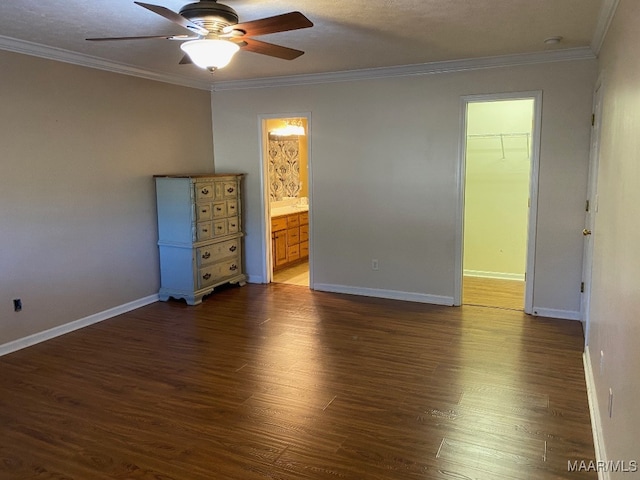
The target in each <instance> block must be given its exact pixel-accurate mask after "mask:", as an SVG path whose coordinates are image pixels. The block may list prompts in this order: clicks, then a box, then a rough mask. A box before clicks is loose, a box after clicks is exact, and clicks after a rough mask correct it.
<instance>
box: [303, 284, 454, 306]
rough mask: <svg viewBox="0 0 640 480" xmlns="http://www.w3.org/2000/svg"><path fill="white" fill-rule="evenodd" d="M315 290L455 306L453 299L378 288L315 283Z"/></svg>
mask: <svg viewBox="0 0 640 480" xmlns="http://www.w3.org/2000/svg"><path fill="white" fill-rule="evenodd" d="M313 289H314V290H319V291H321V292H331V293H346V294H349V295H362V296H365V297H377V298H388V299H391V300H404V301H407V302H418V303H430V304H434V305H446V306H452V305H453V297H443V296H439V295H428V294H425V293H414V292H401V291H398V290H382V289H377V288H362V287H351V286H348V285H333V284H328V283H315V284H314V285H313Z"/></svg>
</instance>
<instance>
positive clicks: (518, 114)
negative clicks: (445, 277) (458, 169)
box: [463, 100, 534, 280]
mask: <svg viewBox="0 0 640 480" xmlns="http://www.w3.org/2000/svg"><path fill="white" fill-rule="evenodd" d="M533 106H534V101H533V100H507V101H491V102H485V101H483V102H473V103H470V104H469V106H468V108H467V135H468V137H467V150H466V168H465V221H464V263H463V266H464V271H465V275H477V276H489V277H496V278H513V279H521V280H524V273H525V270H526V255H527V232H528V225H527V222H528V218H529V212H528V210H529V209H528V198H529V177H530V175H529V172H530V169H531V159H530V152H531V137H530V136H529V137H527V136H515V137H508V136H505V137H503V138H501V137H499V136H495V135H500V134H507V135H508V134H520V133H528V134H531V133H532V127H533V122H532V120H533V115H534V112H533ZM477 135H482V136H477Z"/></svg>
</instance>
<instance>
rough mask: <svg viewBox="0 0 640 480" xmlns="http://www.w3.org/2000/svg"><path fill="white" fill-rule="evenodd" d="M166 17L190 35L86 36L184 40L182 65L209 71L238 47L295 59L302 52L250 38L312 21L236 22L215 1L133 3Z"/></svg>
mask: <svg viewBox="0 0 640 480" xmlns="http://www.w3.org/2000/svg"><path fill="white" fill-rule="evenodd" d="M133 3H135V4H136V5H139V6H141V7H144V8H146V9H147V10H150V11H152V12H153V13H156V14H158V15H160V16H162V17H164V18H166V19H167V20H170V21H172V22H173V23H176V24H178V25H180V26H181V27H183V28H186V29H187V30H189V31H190V32H191V34H189V35H146V36H141V37H108V38H87V39H86V40H89V41H94V42H96V41H112V40H143V39H158V38H159V39H166V40H182V41H185V42H184V43H183V44H182V45H180V48H181V49H182V50H183V51H184V52H185V56H184V57H183V58H182V60H181V61H180V63H181V64H189V63H194V64H196V65H197V66H199V67H201V68H205V69H207V70H209V71H211V72H214V71H215V70H217V69H219V68H223V67H225V66H226V65H227V64H228V63H229V62H230V61H231V58H232V57H233V55H234V54H235V53H236V52H237V51H238V50H239V49H241V48H242V49H243V50H247V51H249V52H254V53H259V54H262V55H268V56H271V57H276V58H281V59H284V60H293V59H295V58H298V57H299V56H300V55H302V54H303V53H304V52H303V51H301V50H296V49H293V48H289V47H283V46H281V45H275V44H273V43H267V42H262V41H260V40H256V39H254V38H253V37H254V36H258V35H266V34H269V33H277V32H286V31H289V30H298V29H301V28H309V27H312V26H313V23H312V22H311V21H310V20H309V19H308V18H307V17H305V16H304V15H303V14H302V13H300V12H289V13H284V14H282V15H276V16H274V17H267V18H262V19H259V20H252V21H249V22H243V23H238V14H237V13H236V12H235V10H234V9H233V8H231V7H228V6H227V5H223V4H221V3H218V2H217V0H200V1H199V2H195V3H189V4H187V5H185V6H184V7H182V8H181V9H180V12H179V13H176V12H174V11H173V10H170V9H168V8H166V7H162V6H159V5H152V4H150V3H143V2H133Z"/></svg>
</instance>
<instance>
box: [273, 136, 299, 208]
mask: <svg viewBox="0 0 640 480" xmlns="http://www.w3.org/2000/svg"><path fill="white" fill-rule="evenodd" d="M269 184H270V185H271V191H270V194H271V201H277V200H282V198H283V197H297V196H298V194H299V193H300V189H301V188H302V184H301V182H300V142H299V141H298V137H270V138H269Z"/></svg>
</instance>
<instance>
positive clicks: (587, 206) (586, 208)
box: [585, 200, 589, 212]
mask: <svg viewBox="0 0 640 480" xmlns="http://www.w3.org/2000/svg"><path fill="white" fill-rule="evenodd" d="M585 210H586V211H587V212H588V211H589V200H587V205H586V207H585Z"/></svg>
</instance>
